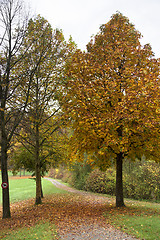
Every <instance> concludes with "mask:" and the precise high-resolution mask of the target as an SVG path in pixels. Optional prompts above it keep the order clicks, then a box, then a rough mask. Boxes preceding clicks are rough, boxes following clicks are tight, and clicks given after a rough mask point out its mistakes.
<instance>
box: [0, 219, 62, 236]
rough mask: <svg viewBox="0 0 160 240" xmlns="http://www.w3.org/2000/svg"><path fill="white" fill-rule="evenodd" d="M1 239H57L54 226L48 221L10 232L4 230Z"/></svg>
mask: <svg viewBox="0 0 160 240" xmlns="http://www.w3.org/2000/svg"><path fill="white" fill-rule="evenodd" d="M1 239H2V240H22V239H26V240H36V239H43V240H56V239H58V236H57V233H56V229H55V226H54V225H53V224H51V223H49V222H41V223H39V224H36V225H35V226H33V227H30V228H21V229H19V230H14V231H12V232H10V231H9V233H8V232H6V235H5V237H2V238H1Z"/></svg>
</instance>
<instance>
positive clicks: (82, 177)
mask: <svg viewBox="0 0 160 240" xmlns="http://www.w3.org/2000/svg"><path fill="white" fill-rule="evenodd" d="M90 172H91V166H90V165H89V164H87V163H86V162H85V161H84V162H82V163H80V162H76V163H75V164H74V165H72V183H73V186H74V187H75V188H77V189H80V190H84V189H85V187H84V186H85V183H86V179H87V177H88V174H89V173H90Z"/></svg>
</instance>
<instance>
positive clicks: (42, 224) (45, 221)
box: [0, 177, 160, 240]
mask: <svg viewBox="0 0 160 240" xmlns="http://www.w3.org/2000/svg"><path fill="white" fill-rule="evenodd" d="M15 180H17V181H18V180H19V181H22V178H19V177H18V178H16V179H15ZM24 180H25V181H27V179H24ZM45 181H46V182H47V184H49V187H51V188H52V189H56V190H54V191H53V192H54V193H53V192H52V194H47V195H46V196H45V198H44V199H43V203H42V204H41V205H37V206H36V205H34V198H30V199H27V200H19V201H18V202H15V201H13V203H12V204H11V212H12V218H11V219H3V220H2V219H0V232H1V234H0V235H1V238H0V239H5V240H7V239H8V240H12V239H16V240H17V239H21V240H22V239H47V240H50V239H52V240H53V239H66V240H67V239H68V240H72V239H77V240H78V239H79V240H81V239H93V240H94V239H95V240H98V239H99V240H100V239H102V240H103V239H115V240H116V239H136V238H137V239H146V240H147V239H151V240H158V239H160V237H159V236H160V228H159V227H158V226H160V217H159V213H160V204H158V203H147V202H138V201H132V200H126V201H125V202H126V206H127V207H125V208H122V209H117V208H115V198H114V197H110V196H104V195H101V194H93V193H86V192H83V191H77V190H75V189H72V188H70V187H68V186H65V185H63V184H59V182H57V181H55V180H51V181H54V182H53V183H54V184H55V185H56V186H55V185H53V183H51V182H49V181H48V180H45ZM50 184H51V185H50ZM0 211H1V210H0ZM133 236H135V238H134V237H133Z"/></svg>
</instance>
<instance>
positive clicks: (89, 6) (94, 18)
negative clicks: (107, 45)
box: [26, 0, 160, 57]
mask: <svg viewBox="0 0 160 240" xmlns="http://www.w3.org/2000/svg"><path fill="white" fill-rule="evenodd" d="M26 1H28V2H29V3H30V7H31V9H32V11H33V12H34V13H36V14H40V15H41V16H43V17H44V18H46V19H47V20H48V21H49V23H50V24H51V25H52V27H53V28H59V29H62V31H63V33H64V36H65V38H66V40H68V38H69V36H70V35H71V36H72V38H73V40H74V41H75V43H76V44H77V46H78V48H80V49H81V50H85V46H86V44H87V43H88V42H89V41H90V37H91V36H92V35H94V34H96V33H97V32H98V31H99V27H100V25H102V24H104V23H107V22H108V21H109V20H110V17H111V16H112V15H113V14H115V13H116V11H119V12H121V13H122V14H123V15H124V16H126V17H128V18H129V20H130V22H132V23H133V24H134V25H135V28H136V29H137V30H138V31H140V32H141V34H142V35H143V39H142V44H146V43H150V44H151V47H152V50H153V52H154V53H155V56H156V57H160V0H26Z"/></svg>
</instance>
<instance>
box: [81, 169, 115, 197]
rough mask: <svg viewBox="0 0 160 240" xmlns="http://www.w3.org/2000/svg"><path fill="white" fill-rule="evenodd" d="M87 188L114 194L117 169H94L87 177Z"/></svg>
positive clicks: (92, 190)
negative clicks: (103, 170) (104, 170)
mask: <svg viewBox="0 0 160 240" xmlns="http://www.w3.org/2000/svg"><path fill="white" fill-rule="evenodd" d="M85 190H87V191H91V192H96V193H107V194H110V195H114V194H115V171H114V170H112V169H108V170H107V171H106V172H102V171H100V170H99V169H95V170H93V171H92V172H91V173H90V174H89V176H88V178H87V179H86V183H85Z"/></svg>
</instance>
